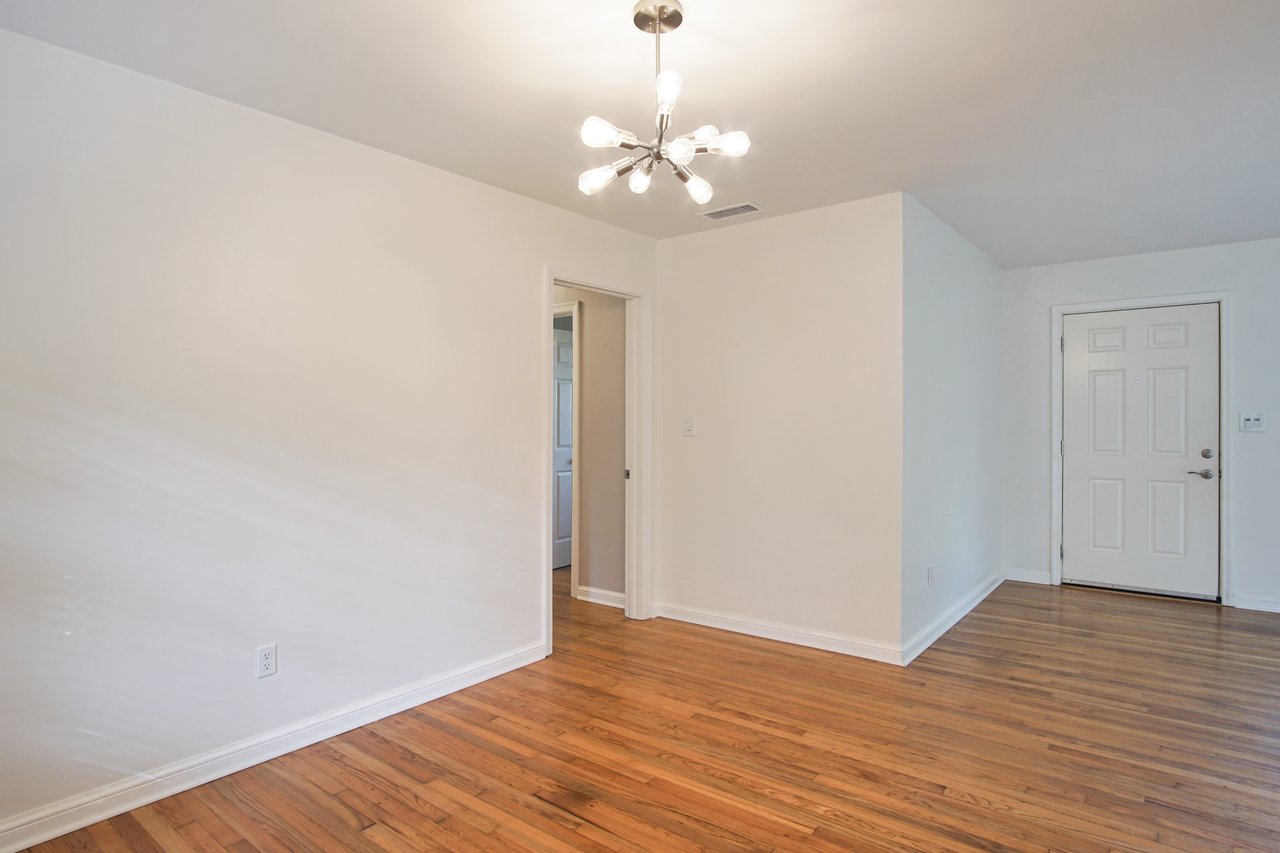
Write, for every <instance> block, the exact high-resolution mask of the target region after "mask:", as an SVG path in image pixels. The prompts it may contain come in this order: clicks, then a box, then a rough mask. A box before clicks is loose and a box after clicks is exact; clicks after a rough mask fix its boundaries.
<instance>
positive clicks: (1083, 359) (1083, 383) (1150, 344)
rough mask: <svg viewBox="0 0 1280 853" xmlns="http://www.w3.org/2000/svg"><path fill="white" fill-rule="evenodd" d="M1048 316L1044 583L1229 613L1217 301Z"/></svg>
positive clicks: (1222, 320)
mask: <svg viewBox="0 0 1280 853" xmlns="http://www.w3.org/2000/svg"><path fill="white" fill-rule="evenodd" d="M1053 313H1054V316H1053V321H1054V337H1055V338H1056V340H1054V344H1055V347H1054V362H1055V364H1054V376H1053V379H1054V384H1055V385H1056V386H1057V387H1055V388H1054V392H1053V395H1052V400H1053V406H1054V409H1055V410H1056V411H1055V412H1054V418H1053V424H1054V432H1055V434H1054V436H1053V441H1054V446H1053V461H1054V464H1053V502H1054V507H1053V520H1054V553H1053V554H1052V556H1051V558H1050V559H1051V566H1052V582H1053V583H1055V584H1058V583H1067V584H1079V585H1085V586H1097V587H1106V588H1115V589H1123V590H1128V591H1133V592H1145V593H1157V594H1162V595H1172V596H1178V597H1182V598H1194V599H1202V600H1209V601H1221V602H1222V603H1225V604H1230V603H1232V602H1231V599H1230V592H1229V590H1230V584H1229V574H1228V571H1227V570H1228V562H1227V550H1226V543H1227V541H1228V537H1227V535H1226V529H1227V528H1226V524H1227V518H1228V516H1227V506H1226V496H1227V493H1226V490H1225V489H1224V488H1223V484H1224V482H1225V480H1226V478H1225V475H1226V472H1227V462H1228V459H1229V456H1230V453H1229V445H1230V434H1229V432H1228V431H1227V410H1228V409H1227V401H1226V389H1227V387H1228V385H1227V382H1226V366H1227V359H1226V357H1225V353H1226V352H1227V347H1226V333H1227V322H1226V321H1227V306H1226V302H1225V298H1222V297H1221V296H1220V295H1217V294H1214V295H1206V296H1204V297H1201V298H1196V297H1194V296H1183V297H1181V298H1174V297H1170V298H1168V299H1152V300H1145V301H1144V300H1128V301H1124V302H1113V303H1095V304H1091V305H1071V306H1061V307H1057V308H1055V309H1054V312H1053Z"/></svg>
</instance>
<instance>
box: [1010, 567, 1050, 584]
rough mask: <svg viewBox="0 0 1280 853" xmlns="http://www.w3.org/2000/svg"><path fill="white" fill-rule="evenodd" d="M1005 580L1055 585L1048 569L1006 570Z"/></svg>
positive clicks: (1017, 568)
mask: <svg viewBox="0 0 1280 853" xmlns="http://www.w3.org/2000/svg"><path fill="white" fill-rule="evenodd" d="M1004 579H1005V580H1007V581H1021V582H1022V583H1038V584H1044V585H1045V586H1048V585H1049V584H1051V583H1053V578H1051V577H1050V576H1049V570H1048V569H1024V568H1021V567H1017V566H1015V567H1013V568H1008V569H1005V570H1004Z"/></svg>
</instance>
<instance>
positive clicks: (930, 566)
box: [927, 563, 933, 586]
mask: <svg viewBox="0 0 1280 853" xmlns="http://www.w3.org/2000/svg"><path fill="white" fill-rule="evenodd" d="M927 576H928V578H929V586H933V563H930V564H929V571H928V575H927Z"/></svg>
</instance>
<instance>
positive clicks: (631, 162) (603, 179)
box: [578, 157, 636, 195]
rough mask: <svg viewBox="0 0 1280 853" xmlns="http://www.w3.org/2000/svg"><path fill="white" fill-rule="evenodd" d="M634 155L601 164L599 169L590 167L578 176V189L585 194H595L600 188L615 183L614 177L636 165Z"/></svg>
mask: <svg viewBox="0 0 1280 853" xmlns="http://www.w3.org/2000/svg"><path fill="white" fill-rule="evenodd" d="M635 163H636V161H635V158H634V157H623V158H622V159H621V160H618V161H617V162H615V163H610V164H609V165H608V166H601V167H600V168H598V169H588V170H587V171H585V172H583V173H582V174H581V175H579V176H578V189H579V190H581V191H582V193H583V195H595V194H596V193H598V192H600V190H602V189H604V188H605V187H607V186H609V184H611V183H613V181H614V179H615V178H617V177H618V175H621V174H622V173H623V172H627V171H630V168H629V167H632V166H635Z"/></svg>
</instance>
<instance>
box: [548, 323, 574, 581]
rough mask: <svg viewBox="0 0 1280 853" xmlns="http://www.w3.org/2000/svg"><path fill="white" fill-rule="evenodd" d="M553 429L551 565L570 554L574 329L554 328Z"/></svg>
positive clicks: (561, 563) (565, 562) (565, 560)
mask: <svg viewBox="0 0 1280 853" xmlns="http://www.w3.org/2000/svg"><path fill="white" fill-rule="evenodd" d="M554 331H555V353H556V360H555V375H554V377H553V378H554V382H553V387H554V389H555V392H554V393H555V397H554V399H553V400H552V406H553V407H554V408H555V417H554V420H555V428H554V430H553V435H552V436H551V470H552V477H554V478H555V488H554V489H552V494H553V495H554V503H553V506H552V507H551V518H552V526H553V530H552V550H551V568H553V569H559V568H561V567H563V566H567V565H569V561H570V559H572V553H573V332H571V331H569V330H567V329H555V330H554Z"/></svg>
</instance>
